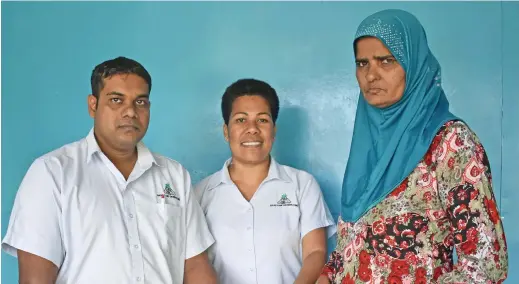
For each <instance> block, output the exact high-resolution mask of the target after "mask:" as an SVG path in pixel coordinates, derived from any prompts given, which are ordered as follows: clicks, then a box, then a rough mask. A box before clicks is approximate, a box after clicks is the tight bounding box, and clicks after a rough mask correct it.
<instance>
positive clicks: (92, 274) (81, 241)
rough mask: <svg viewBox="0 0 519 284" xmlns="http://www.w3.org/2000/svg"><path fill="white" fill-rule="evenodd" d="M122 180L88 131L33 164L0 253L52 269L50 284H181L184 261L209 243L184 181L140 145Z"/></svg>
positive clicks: (173, 165)
mask: <svg viewBox="0 0 519 284" xmlns="http://www.w3.org/2000/svg"><path fill="white" fill-rule="evenodd" d="M137 151H138V159H137V163H136V164H135V167H134V169H133V171H132V173H131V174H130V176H129V178H128V180H125V179H124V177H123V175H122V174H121V173H120V172H119V171H118V170H117V168H116V167H115V166H114V165H113V164H112V162H110V160H109V159H108V158H107V157H106V156H105V155H104V154H103V153H102V152H101V150H100V148H99V146H98V144H97V142H96V140H95V137H94V135H93V130H91V131H90V133H89V134H88V136H87V137H86V138H84V139H81V140H79V141H76V142H74V143H71V144H68V145H65V146H63V147H61V148H59V149H57V150H55V151H53V152H50V153H48V154H46V155H44V156H42V157H39V158H38V159H36V160H35V161H34V162H33V164H32V165H31V167H30V168H29V170H28V172H27V174H26V175H25V177H24V179H23V181H22V183H21V185H20V188H19V190H18V193H17V195H16V199H15V203H14V207H13V211H12V213H11V219H10V222H9V227H8V229H7V234H6V236H5V238H4V240H3V243H2V249H3V250H4V251H5V252H7V253H9V254H11V255H13V256H16V249H20V250H24V251H27V252H30V253H32V254H35V255H38V256H40V257H43V258H45V259H48V260H50V261H52V262H53V263H54V264H55V265H56V266H57V267H59V273H58V277H57V281H56V283H57V284H61V283H71V284H93V283H95V284H103V283H107V284H119V283H120V284H127V283H137V284H140V283H153V284H156V283H161V284H163V283H175V284H177V283H182V282H183V277H184V261H185V259H188V258H191V257H193V256H195V255H198V254H200V253H201V252H203V251H205V250H206V249H207V248H208V247H209V246H211V244H213V242H214V239H213V237H212V235H211V233H210V231H209V229H208V227H207V223H206V221H205V218H204V215H203V212H202V210H201V209H200V206H199V205H198V203H197V202H196V200H195V198H194V196H192V195H191V190H190V188H191V179H190V176H189V173H188V172H187V171H186V169H184V168H183V167H182V166H181V165H180V164H179V163H177V162H175V161H173V160H170V159H168V158H166V157H163V156H160V155H157V154H154V153H151V152H150V151H149V150H148V149H147V148H146V147H145V146H144V145H143V144H142V143H139V144H138V146H137Z"/></svg>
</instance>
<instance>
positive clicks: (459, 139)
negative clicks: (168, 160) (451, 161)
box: [454, 136, 463, 147]
mask: <svg viewBox="0 0 519 284" xmlns="http://www.w3.org/2000/svg"><path fill="white" fill-rule="evenodd" d="M454 143H456V146H458V147H461V146H463V140H461V138H460V137H459V136H458V137H456V141H455V142H454Z"/></svg>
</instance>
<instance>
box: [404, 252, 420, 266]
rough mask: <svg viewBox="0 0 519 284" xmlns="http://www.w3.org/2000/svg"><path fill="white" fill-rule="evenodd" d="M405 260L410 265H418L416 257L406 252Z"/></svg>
mask: <svg viewBox="0 0 519 284" xmlns="http://www.w3.org/2000/svg"><path fill="white" fill-rule="evenodd" d="M405 259H406V260H407V262H408V263H410V264H411V265H416V264H417V263H418V257H417V256H416V254H414V253H413V252H407V253H406V254H405Z"/></svg>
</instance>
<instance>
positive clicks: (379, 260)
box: [375, 254, 389, 268]
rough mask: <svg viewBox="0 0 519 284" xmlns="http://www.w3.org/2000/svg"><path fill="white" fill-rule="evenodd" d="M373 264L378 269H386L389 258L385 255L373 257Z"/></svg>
mask: <svg viewBox="0 0 519 284" xmlns="http://www.w3.org/2000/svg"><path fill="white" fill-rule="evenodd" d="M375 264H376V265H377V266H378V267H382V268H387V267H388V266H389V257H388V256H387V255H382V254H381V255H377V257H375Z"/></svg>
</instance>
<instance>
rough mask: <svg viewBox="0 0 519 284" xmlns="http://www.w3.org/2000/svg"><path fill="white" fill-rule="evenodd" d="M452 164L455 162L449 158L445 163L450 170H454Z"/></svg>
mask: <svg viewBox="0 0 519 284" xmlns="http://www.w3.org/2000/svg"><path fill="white" fill-rule="evenodd" d="M454 162H456V160H454V158H452V157H451V158H450V159H449V161H447V166H448V167H449V168H450V169H452V168H454Z"/></svg>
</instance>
